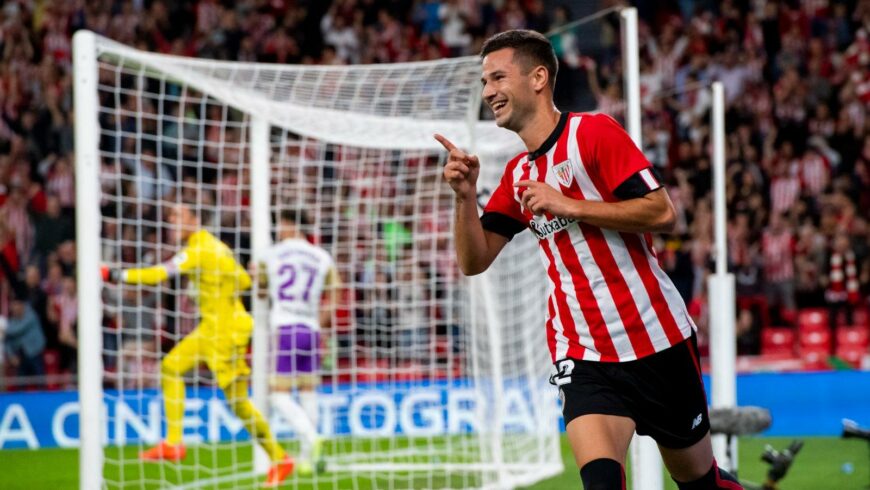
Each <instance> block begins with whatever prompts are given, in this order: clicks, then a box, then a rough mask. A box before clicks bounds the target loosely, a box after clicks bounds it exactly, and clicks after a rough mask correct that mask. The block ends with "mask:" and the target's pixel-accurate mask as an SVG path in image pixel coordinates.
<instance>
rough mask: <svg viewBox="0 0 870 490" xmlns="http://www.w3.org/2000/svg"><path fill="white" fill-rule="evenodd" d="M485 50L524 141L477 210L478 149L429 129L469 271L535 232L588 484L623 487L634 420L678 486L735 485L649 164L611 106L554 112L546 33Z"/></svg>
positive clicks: (521, 34)
mask: <svg viewBox="0 0 870 490" xmlns="http://www.w3.org/2000/svg"><path fill="white" fill-rule="evenodd" d="M481 56H482V58H483V67H482V74H483V76H482V78H481V82H482V83H483V98H484V100H485V101H486V103H487V104H488V105H489V106H490V107H491V108H492V110H493V112H494V114H495V121H496V124H498V125H499V126H501V127H503V128H507V129H510V130H512V131H514V132H516V133H517V134H518V135H519V137H520V139H522V141H523V143H524V144H525V146H526V148H527V149H528V151H526V152H523V153H520V154H519V155H517V156H516V157H514V158H513V159H512V160H511V161H510V162H508V163H507V166H506V168H505V171H504V174H503V177H502V179H501V181H500V183H499V184H498V187H497V188H496V189H495V190H494V192H493V194H492V196H491V198H490V200H489V202H488V204H487V205H486V207H485V208H484V211H483V215H482V216H478V210H477V177H478V174H479V171H480V162H479V160H478V158H477V157H476V156H475V155H470V154H468V153H466V152H464V151H462V150H460V149H459V148H456V147H455V146H454V145H453V144H452V143H451V142H450V141H448V140H447V139H446V138H444V137H443V136H441V135H435V138H436V139H437V140H438V141H439V142H441V144H442V145H444V147H445V148H446V149H447V150H448V151H449V152H450V155H449V158H448V162H447V164H446V165H445V167H444V177H445V179H446V180H447V182H448V183H449V185H450V186H451V187H452V189H453V191H454V194H455V207H456V209H455V224H454V232H455V239H456V255H457V259H458V262H459V266H460V268H461V269H462V271H463V272H464V273H465V274H467V275H472V274H478V273H480V272H483V271H484V270H486V269H487V268H488V267H489V265H490V264H491V263H492V262H493V260H494V259H495V258H496V256H497V255H498V254H499V252H500V251H501V250H502V248H503V247H504V246H505V245H506V244H507V242H508V241H509V240H510V239H511V238H512V237H513V236H514V235H515V234H516V233H519V232H520V231H521V230H523V229H524V228H529V229H530V230H531V231H532V233H533V234H534V235H535V237H536V238H537V239H538V243H539V245H540V256H541V259H542V261H543V264H544V267H545V268H546V270H547V276H548V277H549V284H550V295H549V298H548V302H547V306H548V315H547V320H546V334H547V335H546V337H547V343H548V345H549V348H550V353H551V356H552V360H553V362H554V366H555V374H554V375H553V377H552V379H551V381H552V382H553V383H554V384H556V385H557V386H558V387H559V389H560V396H561V397H563V400H564V404H563V415H564V418H565V423H566V424H567V433H568V438H569V441H570V443H571V448H572V450H573V452H574V458H575V460H576V462H577V465H578V467H579V468H580V477H581V479H582V481H583V485H584V487H585V488H587V489H596V490H609V489H622V488H625V487H624V485H625V470H624V467H625V457H626V452H627V450H628V446H629V443H630V441H631V438H632V435H633V433H634V432H635V431H637V432H638V433H639V434H646V435H650V436H652V437H653V439H655V440H656V442H657V443H658V446H659V449H660V452H661V455H662V458H663V459H664V463H665V466H666V467H667V469H668V471H669V472H670V474H671V477H672V478H673V479H674V480H675V481H676V482H677V485H678V487H679V488H680V489H685V490H688V489H713V488H729V489H736V488H742V487H741V486H740V485H739V484H738V483H736V481H735V480H734V478H733V477H732V476H731V475H729V474H728V473H726V472H725V471H722V470H720V469H719V468H718V467H717V465H716V462H715V461H714V459H713V452H712V447H711V444H710V431H709V427H710V424H709V421H708V415H707V402H706V396H705V393H704V385H703V384H702V381H701V372H700V367H699V363H698V350H697V346H696V340H695V325H694V324H693V323H692V321H691V320H690V319H689V315H688V313H687V311H686V306H685V304H684V303H683V301H682V299H681V298H680V296H679V294H678V293H677V290H676V288H675V287H674V285H673V283H671V281H670V279H669V278H668V277H667V276H666V275H665V274H664V272H663V271H662V270H661V268H660V267H659V266H658V263H657V261H656V257H655V252H654V251H653V249H652V246H651V243H652V241H651V239H650V235H649V234H650V233H654V232H667V231H670V230H671V229H672V227H673V224H674V214H675V213H674V210H673V205H672V203H671V201H670V199H669V197H668V194H667V192H666V191H665V189H664V188H662V186H661V184H660V183H659V180H658V179H657V177H656V175H655V173H654V172H653V171H652V168H651V167H650V164H649V162H648V161H647V160H646V158H645V157H644V156H643V153H641V152H640V151H639V150H638V148H637V147H636V146H635V145H634V143H633V142H632V141H631V139H630V138H629V136H628V134H626V132H625V131H624V130H623V129H622V128H621V127H620V126H619V124H618V123H617V122H616V121H614V120H613V119H612V118H610V117H609V116H606V115H603V114H585V113H560V112H559V110H558V109H557V108H556V107H555V105H554V103H553V88H554V86H555V77H556V71H557V61H556V57H555V54H554V53H553V47H552V46H551V44H550V42H549V41H548V40H547V38H545V37H544V36H542V35H540V34H538V33H536V32H533V31H525V30H512V31H507V32H502V33H500V34H496V35H495V36H493V37H491V38H490V39H489V40H487V41H486V43H485V44H484V45H483V49H482V52H481Z"/></svg>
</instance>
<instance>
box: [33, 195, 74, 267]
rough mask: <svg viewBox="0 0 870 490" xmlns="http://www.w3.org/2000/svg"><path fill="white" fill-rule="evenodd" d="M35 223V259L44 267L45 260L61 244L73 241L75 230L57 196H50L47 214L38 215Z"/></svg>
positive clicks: (47, 202)
mask: <svg viewBox="0 0 870 490" xmlns="http://www.w3.org/2000/svg"><path fill="white" fill-rule="evenodd" d="M34 221H35V224H36V227H35V236H34V243H33V259H34V260H36V261H37V263H39V264H42V265H43V266H44V265H45V260H46V259H47V258H48V256H49V255H50V254H51V253H52V252H54V251H56V250H57V248H58V247H59V246H60V244H61V243H63V242H65V241H67V240H72V239H73V236H74V233H75V230H74V226H73V222H72V220H71V219H70V218H69V217H66V216H63V215H62V214H61V208H60V200H59V199H58V198H57V196H55V195H49V196H48V198H47V200H46V209H45V214H42V215H38V216H37V217H36V219H35V220H34Z"/></svg>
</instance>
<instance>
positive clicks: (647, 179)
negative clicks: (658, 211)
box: [613, 167, 662, 201]
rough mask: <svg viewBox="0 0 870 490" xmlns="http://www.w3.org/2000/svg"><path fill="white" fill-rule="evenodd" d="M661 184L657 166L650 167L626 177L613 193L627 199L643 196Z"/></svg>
mask: <svg viewBox="0 0 870 490" xmlns="http://www.w3.org/2000/svg"><path fill="white" fill-rule="evenodd" d="M661 186H662V184H661V178H659V176H658V172H656V170H655V168H653V167H648V168H645V169H643V170H641V171H639V172H636V173H634V174H633V175H632V176H631V177H629V178H627V179H625V180H624V181H623V182H622V183H621V184H619V186H618V187H617V188H616V189H614V191H613V195H614V196H616V197H618V198H619V199H621V200H623V201H625V200H628V199H635V198H638V197H643V196H645V195H647V194H649V193H650V192H652V191H654V190H656V189H658V188H660V187H661Z"/></svg>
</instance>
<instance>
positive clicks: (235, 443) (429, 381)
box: [94, 39, 561, 488]
mask: <svg viewBox="0 0 870 490" xmlns="http://www.w3.org/2000/svg"><path fill="white" fill-rule="evenodd" d="M97 45H98V53H96V55H97V56H98V65H99V87H98V91H99V104H100V106H99V107H97V108H94V110H96V111H98V113H99V124H100V127H99V128H95V130H98V131H99V134H100V137H99V145H100V146H99V149H100V153H99V154H100V159H101V160H100V161H101V168H100V182H101V192H100V195H99V196H98V198H99V199H100V202H101V211H102V212H101V229H102V238H101V243H100V246H99V250H98V251H97V252H98V253H100V255H101V260H102V261H103V262H104V263H107V264H109V265H111V266H113V267H123V268H130V267H147V266H150V265H155V264H159V263H162V262H164V261H166V260H168V259H170V258H171V257H172V256H173V254H175V253H177V252H178V251H179V249H180V247H181V245H182V243H181V242H180V239H179V237H178V232H179V231H180V229H179V227H178V225H177V224H173V222H172V221H171V220H170V211H171V210H172V209H173V207H174V206H175V205H176V204H177V203H181V202H185V203H193V205H192V207H193V209H194V211H195V212H196V214H197V215H198V216H199V218H200V221H201V222H202V224H203V227H204V228H205V229H207V230H209V231H210V232H211V233H213V234H214V235H215V236H216V237H218V238H219V239H220V240H221V241H222V242H223V243H225V244H226V245H227V246H228V247H229V249H230V250H231V251H232V253H233V255H234V257H235V259H236V260H237V261H239V263H241V264H243V265H246V264H247V263H248V262H249V261H250V259H251V256H252V250H251V245H250V243H251V239H250V236H251V233H252V230H251V221H252V220H251V212H250V206H249V196H250V195H251V193H252V192H269V193H270V203H271V210H272V212H273V213H277V212H280V211H282V210H284V209H303V210H305V212H306V214H308V216H309V222H308V224H307V225H306V227H305V229H304V231H305V232H306V233H307V234H308V235H309V236H310V237H312V240H313V241H314V242H315V243H317V244H318V245H319V246H321V247H323V248H324V249H326V250H327V251H328V252H329V253H330V254H331V255H332V256H333V257H334V258H335V260H336V264H337V268H338V272H339V274H340V276H341V283H342V286H341V287H340V290H339V291H338V292H337V294H338V298H339V300H338V304H337V307H336V308H335V310H334V312H333V321H332V327H331V328H330V329H329V330H328V331H327V332H325V336H324V337H325V341H324V344H323V346H322V353H323V357H324V365H323V369H322V373H321V374H322V384H321V386H320V389H319V390H318V402H319V408H320V417H319V418H320V425H319V430H320V432H321V434H322V435H323V436H324V437H325V441H326V442H325V450H324V452H325V455H326V460H327V468H328V471H327V472H325V473H320V474H318V473H315V474H313V475H311V476H304V475H295V476H293V477H292V479H291V483H290V484H291V485H292V486H293V488H310V487H311V486H312V485H314V486H315V487H316V488H349V487H354V488H356V487H359V486H360V485H362V487H361V488H367V487H374V488H505V487H510V486H514V485H518V484H527V483H532V482H534V481H537V480H539V479H540V478H542V477H545V476H547V475H550V474H554V473H555V472H558V471H560V470H561V458H560V451H559V450H558V432H557V430H558V426H557V424H556V412H555V391H554V390H553V389H552V388H551V387H550V386H549V385H548V384H547V383H546V379H547V375H548V374H549V369H550V360H549V354H548V352H547V350H546V342H545V339H544V331H543V329H542V328H541V322H542V318H543V317H544V298H545V287H546V286H545V284H546V282H545V281H544V280H543V273H544V271H543V269H542V268H541V267H540V264H539V260H538V258H537V257H535V255H536V252H535V251H534V250H536V248H537V246H536V244H535V243H534V241H533V240H532V237H531V235H529V236H526V235H525V234H524V235H521V236H518V237H516V238H515V239H514V240H513V242H512V244H511V246H510V247H508V248H506V249H505V251H504V252H503V253H502V256H501V257H500V258H499V259H498V261H497V262H496V263H495V264H494V266H493V267H492V269H491V271H489V272H488V273H486V274H484V275H482V276H480V277H475V278H472V279H467V278H464V277H461V275H460V274H459V272H458V268H457V266H456V264H455V259H454V252H453V242H452V232H451V230H452V206H453V204H452V199H453V198H452V191H451V190H450V189H449V187H448V186H447V185H446V183H444V182H443V179H442V178H441V171H442V166H443V164H444V157H445V155H444V152H443V149H442V148H441V147H440V145H439V144H438V143H437V142H436V141H435V140H434V139H433V138H432V133H433V132H439V133H442V134H444V135H445V136H447V137H448V138H450V139H451V140H452V141H454V142H455V143H456V144H458V145H460V146H463V147H466V148H475V149H476V150H477V152H478V153H479V154H480V156H481V160H482V164H483V169H484V171H483V172H482V175H481V181H480V185H479V187H480V189H481V196H480V197H481V200H485V198H486V195H487V193H488V192H491V190H492V189H493V188H494V186H495V185H496V183H497V181H498V179H499V177H500V176H501V169H502V165H503V163H504V162H505V161H506V160H507V159H508V158H510V157H511V156H513V154H515V153H516V152H517V151H518V150H519V149H521V146H520V143H519V141H518V140H517V139H516V137H515V136H514V135H512V134H510V133H508V132H506V131H503V130H500V129H498V128H496V127H495V126H494V125H492V124H491V123H486V122H478V121H477V117H476V116H477V113H478V110H479V98H478V97H477V95H476V94H478V93H479V81H478V79H479V70H480V68H479V60H478V59H476V58H460V59H453V60H444V61H439V62H427V63H419V64H405V65H383V66H376V67H375V66H373V67H367V66H366V67H337V68H336V67H330V68H325V67H286V66H276V65H254V64H236V63H221V62H206V61H201V60H190V59H183V58H175V57H168V56H158V55H154V54H148V53H142V52H138V51H135V50H132V49H129V48H126V47H124V46H121V45H118V44H116V43H113V42H111V41H108V40H104V39H99V40H98V44H97ZM254 117H258V118H263V119H265V120H266V121H268V123H269V124H270V127H271V129H270V134H269V146H270V148H269V150H270V152H269V154H270V161H271V179H272V181H271V186H270V188H269V189H259V188H257V189H252V188H251V184H250V170H251V169H250V154H251V148H250V144H249V139H250V136H251V135H250V132H251V121H252V118H254ZM95 198H97V196H95ZM190 287H191V285H190V280H189V279H187V278H184V277H181V278H175V279H171V280H169V281H166V282H161V283H159V284H156V285H153V286H148V285H128V284H122V285H107V287H106V288H105V289H104V291H103V308H104V325H103V332H104V333H103V343H104V345H103V358H104V365H105V373H104V374H105V376H104V394H105V399H106V402H107V403H106V405H107V407H108V408H107V412H106V416H107V422H108V428H109V430H108V443H109V444H108V446H107V448H106V450H105V453H104V456H105V464H104V468H103V474H104V482H105V486H107V487H108V488H164V487H167V486H172V487H176V488H230V487H237V486H244V485H248V484H251V485H253V484H254V482H255V481H256V478H257V477H256V476H254V474H253V473H254V464H253V463H252V456H251V454H252V451H251V446H252V442H251V441H250V438H249V436H248V433H247V431H246V430H245V429H244V425H243V423H242V421H240V420H238V418H237V417H236V416H235V415H234V414H233V411H232V410H231V406H232V405H233V402H235V401H238V400H226V397H225V395H224V393H223V392H222V391H221V389H220V388H218V386H217V383H218V380H217V379H216V376H215V372H214V370H212V369H209V367H212V366H209V365H208V363H207V362H193V361H191V362H192V366H193V367H192V369H191V370H190V371H189V372H188V373H187V374H186V375H185V378H184V379H185V385H186V400H185V416H184V440H185V443H186V444H187V447H188V454H187V457H186V458H185V459H184V460H183V461H182V462H179V463H175V464H152V463H143V462H141V461H140V460H139V458H138V453H139V452H140V451H141V450H143V449H145V448H147V447H150V446H151V445H153V444H154V443H156V442H157V441H159V440H160V439H162V438H163V437H165V434H166V421H165V415H164V413H163V406H162V405H163V403H162V398H161V390H160V379H161V375H160V363H161V360H162V359H164V358H165V357H166V355H167V353H168V352H170V351H171V349H173V348H174V347H175V346H176V345H178V343H179V342H180V341H182V339H184V338H187V336H189V335H191V332H194V331H195V330H196V329H197V325H198V322H199V321H200V319H201V316H200V314H199V311H198V310H197V305H196V303H195V301H194V300H193V299H192V298H191V295H190V294H188V293H189V292H190V291H189V290H190ZM243 299H244V301H245V303H246V304H248V303H250V296H249V293H248V292H245V293H244V294H243ZM255 328H268V327H267V326H263V325H258V326H256V327H255ZM222 335H224V334H221V333H215V334H214V336H213V338H214V340H215V341H216V342H220V341H221V336H222ZM260 355H268V353H262V352H258V351H254V352H252V353H250V354H249V356H260ZM205 361H207V360H205ZM249 361H250V360H249ZM248 364H250V362H248ZM268 374H269V373H258V372H254V373H253V374H252V376H254V377H257V376H268ZM228 402H229V403H228ZM261 409H263V410H264V411H268V407H261ZM270 422H271V428H272V430H273V431H274V432H275V433H276V435H277V437H278V439H279V440H280V441H281V443H282V444H283V445H284V446H286V447H287V448H288V450H289V452H290V453H291V454H292V453H295V452H296V451H297V450H298V443H297V442H296V441H297V438H296V437H295V434H293V433H292V430H291V429H290V428H289V424H287V421H285V420H282V419H281V417H280V416H278V415H273V416H271V417H270Z"/></svg>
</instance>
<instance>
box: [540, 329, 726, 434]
mask: <svg viewBox="0 0 870 490" xmlns="http://www.w3.org/2000/svg"><path fill="white" fill-rule="evenodd" d="M699 359H700V356H698V345H697V341H696V340H695V336H694V335H692V337H691V338H689V339H687V340H685V341H683V342H681V343H679V344H677V345H675V346H673V347H670V348H668V349H666V350H663V351H661V352H658V353H656V354H653V355H650V356H647V357H644V358H642V359H638V360H636V361H629V362H594V361H580V360H577V359H563V360H561V361H558V362H557V363H556V368H557V371H558V373H557V374H556V375H554V376H553V378H552V379H551V381H552V382H553V383H554V384H556V385H558V386H559V388H560V393H559V396H560V398H561V399H562V414H563V416H564V417H565V425H567V424H568V423H569V422H571V421H572V420H574V419H575V418H577V417H580V416H581V415H589V414H603V415H620V416H624V417H629V418H631V419H633V420H634V422H635V424H637V429H636V430H637V433H638V434H641V435H648V436H650V437H652V438H653V439H655V441H656V442H657V443H658V444H659V445H661V446H663V447H666V448H669V449H683V448H687V447H689V446H691V445H693V444H695V443H696V442H698V441H700V440H701V439H702V438H703V437H704V435H706V434H707V432H708V431H709V430H710V421H709V416H708V414H707V396H706V393H705V391H704V382H703V380H702V379H701V366H700V361H699ZM571 363H573V367H571ZM568 373H570V374H568Z"/></svg>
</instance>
